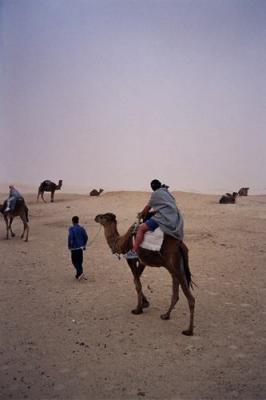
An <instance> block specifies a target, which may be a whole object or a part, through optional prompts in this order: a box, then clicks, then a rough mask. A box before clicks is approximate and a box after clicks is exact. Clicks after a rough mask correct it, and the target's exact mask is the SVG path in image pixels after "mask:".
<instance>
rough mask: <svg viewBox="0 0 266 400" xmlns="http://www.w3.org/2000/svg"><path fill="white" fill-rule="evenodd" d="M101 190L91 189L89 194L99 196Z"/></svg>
mask: <svg viewBox="0 0 266 400" xmlns="http://www.w3.org/2000/svg"><path fill="white" fill-rule="evenodd" d="M102 192H103V189H100V190H99V191H98V190H96V189H93V190H92V191H91V192H90V196H100V194H101V193H102Z"/></svg>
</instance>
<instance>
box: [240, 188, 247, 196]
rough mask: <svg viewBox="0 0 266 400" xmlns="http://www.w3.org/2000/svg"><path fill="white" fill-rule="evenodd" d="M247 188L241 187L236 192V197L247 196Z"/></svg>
mask: <svg viewBox="0 0 266 400" xmlns="http://www.w3.org/2000/svg"><path fill="white" fill-rule="evenodd" d="M248 191H249V188H247V187H242V188H241V189H239V191H238V196H247V195H248Z"/></svg>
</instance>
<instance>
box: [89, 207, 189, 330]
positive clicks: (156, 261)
mask: <svg viewBox="0 0 266 400" xmlns="http://www.w3.org/2000/svg"><path fill="white" fill-rule="evenodd" d="M95 221H96V222H98V223H99V224H101V225H102V226H103V228H104V234H105V238H106V241H107V243H108V245H109V247H110V248H111V250H112V252H113V253H117V254H125V253H126V252H127V251H129V250H130V249H132V237H133V230H134V229H133V228H134V225H132V226H131V227H130V228H129V229H128V231H127V232H126V233H125V235H123V236H120V235H119V233H118V231H117V221H116V216H115V215H114V214H112V213H106V214H100V215H97V216H96V217H95ZM138 255H139V259H129V260H127V263H128V265H129V267H130V269H131V271H132V274H133V277H134V283H135V287H136V291H137V295H138V304H137V307H136V308H135V309H134V310H132V313H133V314H141V313H142V312H143V308H147V307H149V302H148V300H147V298H146V297H145V296H144V294H143V292H142V285H141V281H140V277H141V274H142V272H143V271H144V268H145V267H146V266H151V267H165V268H166V269H167V270H168V272H169V273H170V275H171V277H172V284H173V286H172V287H173V292H172V300H171V304H170V307H169V309H168V310H167V312H166V313H165V314H162V315H161V318H162V319H163V320H167V319H169V318H170V314H171V311H172V310H173V308H174V306H175V305H176V303H177V301H178V299H179V285H181V288H182V290H183V292H184V294H185V296H186V298H187V300H188V304H189V309H190V320H189V327H188V329H187V330H184V331H183V332H182V333H183V334H184V335H187V336H192V335H193V323H194V307H195V299H194V297H193V295H192V293H191V290H190V288H191V286H192V285H191V273H190V270H189V265H188V249H187V247H186V246H185V244H184V243H183V242H180V241H178V240H177V239H174V238H173V237H171V236H168V235H164V241H163V245H162V248H161V250H160V252H155V251H150V250H146V249H143V248H140V250H139V253H138Z"/></svg>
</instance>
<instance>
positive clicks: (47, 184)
mask: <svg viewBox="0 0 266 400" xmlns="http://www.w3.org/2000/svg"><path fill="white" fill-rule="evenodd" d="M62 185H63V181H62V180H61V179H60V181H58V185H57V184H56V183H54V182H52V181H49V180H46V181H43V182H42V183H41V184H40V186H39V189H38V196H37V200H39V197H40V195H41V198H42V200H43V201H44V203H46V201H45V200H44V197H43V195H44V192H51V202H52V203H53V202H54V192H55V191H56V190H61V187H62Z"/></svg>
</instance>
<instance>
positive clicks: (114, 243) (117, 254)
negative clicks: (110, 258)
mask: <svg viewBox="0 0 266 400" xmlns="http://www.w3.org/2000/svg"><path fill="white" fill-rule="evenodd" d="M139 225H140V222H139V220H138V221H136V222H134V224H133V225H132V227H131V233H130V236H131V238H132V237H133V236H135V235H136V233H137V229H138V226H139ZM118 239H119V237H117V238H115V239H114V241H113V243H112V244H110V247H111V250H112V253H113V254H114V255H115V256H116V257H117V258H118V259H119V260H120V259H121V255H120V253H117V252H116V251H115V247H116V243H117V241H118Z"/></svg>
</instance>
